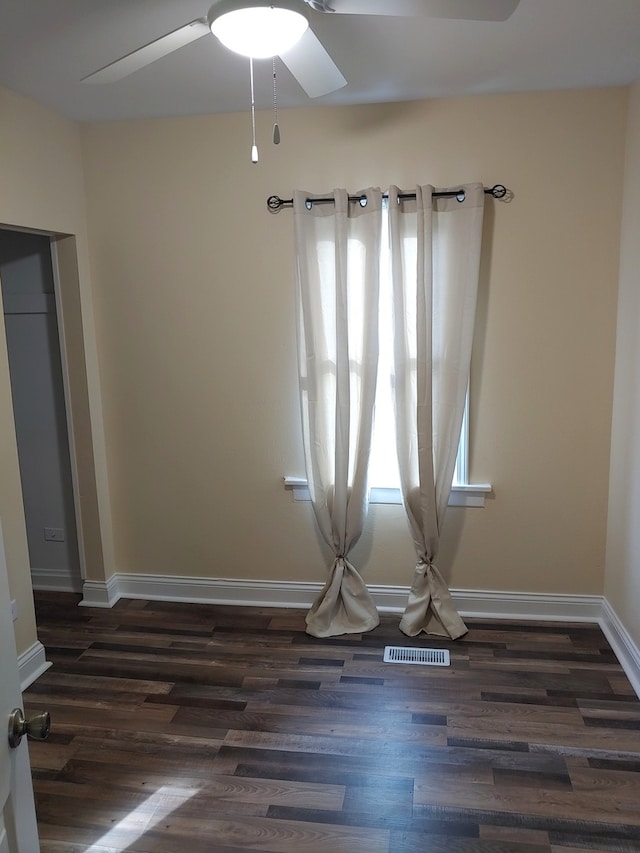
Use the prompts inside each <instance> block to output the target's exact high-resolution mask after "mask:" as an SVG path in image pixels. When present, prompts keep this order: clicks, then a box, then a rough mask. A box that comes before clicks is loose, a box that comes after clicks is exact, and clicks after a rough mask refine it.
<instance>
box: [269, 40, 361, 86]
mask: <svg viewBox="0 0 640 853" xmlns="http://www.w3.org/2000/svg"><path fill="white" fill-rule="evenodd" d="M280 59H281V60H282V61H283V62H284V64H285V65H286V66H287V68H288V69H289V71H290V72H291V73H292V74H293V76H294V77H295V78H296V80H297V81H298V83H299V84H300V85H301V86H302V88H303V89H304V90H305V92H306V93H307V95H309V97H310V98H319V97H320V95H328V94H329V92H335V91H336V89H341V88H342V87H343V86H346V85H347V81H346V80H345V78H344V77H343V76H342V74H341V72H340V69H339V68H338V66H337V65H336V64H335V62H334V61H333V59H331V57H330V56H329V54H328V53H327V51H326V50H325V49H324V47H323V46H322V45H321V44H320V42H319V41H318V38H317V36H316V35H315V34H314V33H313V32H312V31H311V29H308V30H307V31H306V32H305V34H304V35H303V36H302V38H301V39H300V41H299V42H298V43H297V44H295V45H294V46H293V47H292V48H291V49H290V50H288V51H287V52H286V53H283V54H282V55H281V57H280Z"/></svg>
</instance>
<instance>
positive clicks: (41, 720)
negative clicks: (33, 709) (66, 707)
mask: <svg viewBox="0 0 640 853" xmlns="http://www.w3.org/2000/svg"><path fill="white" fill-rule="evenodd" d="M50 729H51V715H50V714H49V712H48V711H43V712H42V713H41V714H34V715H33V717H30V718H29V719H28V720H25V718H24V714H23V713H22V709H21V708H14V709H13V711H12V712H11V714H10V716H9V746H10V747H11V749H15V748H16V747H17V746H19V745H20V741H21V740H22V736H23V735H27V736H28V737H30V738H33V739H34V740H45V739H46V738H47V737H48V735H49V730H50Z"/></svg>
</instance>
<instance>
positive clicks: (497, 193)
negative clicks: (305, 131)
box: [267, 184, 507, 213]
mask: <svg viewBox="0 0 640 853" xmlns="http://www.w3.org/2000/svg"><path fill="white" fill-rule="evenodd" d="M484 192H485V195H490V196H493V198H504V197H505V196H506V194H507V188H506V187H505V186H504V185H503V184H494V186H492V187H485V188H484ZM464 195H465V194H464V190H463V189H459V190H446V192H438V193H434V194H433V197H434V198H457V199H458V201H464ZM415 197H416V194H415V193H398V199H399V200H400V201H404V199H408V198H415ZM364 198H365V196H363V195H350V196H349V201H353V202H355V201H362V200H363V199H364ZM382 198H389V196H388V195H387V193H383V194H382ZM313 204H333V199H332V198H308V199H307V207H309V208H310V207H311V205H313ZM267 207H268V208H269V210H270V211H271V212H272V213H277V212H278V211H279V210H281V209H282V208H283V207H293V199H292V198H280V196H278V195H270V196H269V198H268V199H267Z"/></svg>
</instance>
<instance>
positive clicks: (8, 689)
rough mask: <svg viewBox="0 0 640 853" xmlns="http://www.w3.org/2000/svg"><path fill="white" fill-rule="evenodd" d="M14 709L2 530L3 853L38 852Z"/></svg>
mask: <svg viewBox="0 0 640 853" xmlns="http://www.w3.org/2000/svg"><path fill="white" fill-rule="evenodd" d="M14 708H22V694H21V691H20V679H19V677H18V658H17V655H16V644H15V640H14V635H13V624H12V621H11V599H10V595H9V582H8V580H7V563H6V559H5V555H4V541H3V539H2V528H1V527H0V853H38V851H39V850H40V844H39V842H38V828H37V824H36V811H35V805H34V800H33V787H32V784H31V768H30V767H29V753H28V750H27V739H26V737H23V738H22V742H21V743H20V745H19V746H18V747H17V748H16V749H11V748H10V747H9V738H8V720H9V716H10V714H11V712H12V711H13V709H14Z"/></svg>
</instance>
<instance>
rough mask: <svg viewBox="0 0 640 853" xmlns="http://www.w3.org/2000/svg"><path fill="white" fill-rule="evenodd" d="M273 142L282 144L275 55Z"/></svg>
mask: <svg viewBox="0 0 640 853" xmlns="http://www.w3.org/2000/svg"><path fill="white" fill-rule="evenodd" d="M273 119H274V120H273V144H274V145H279V144H280V127H279V125H278V92H277V89H276V58H275V56H274V57H273Z"/></svg>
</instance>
